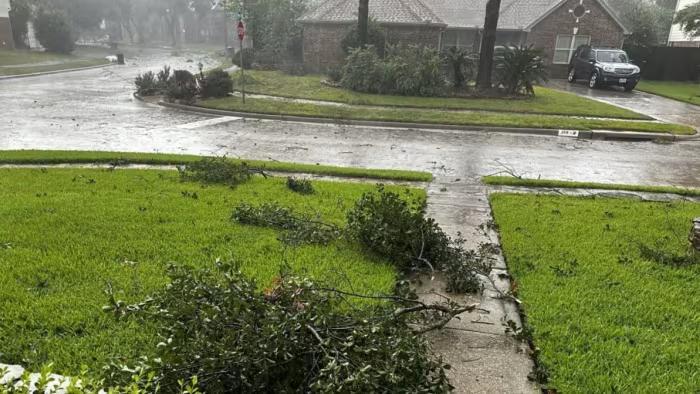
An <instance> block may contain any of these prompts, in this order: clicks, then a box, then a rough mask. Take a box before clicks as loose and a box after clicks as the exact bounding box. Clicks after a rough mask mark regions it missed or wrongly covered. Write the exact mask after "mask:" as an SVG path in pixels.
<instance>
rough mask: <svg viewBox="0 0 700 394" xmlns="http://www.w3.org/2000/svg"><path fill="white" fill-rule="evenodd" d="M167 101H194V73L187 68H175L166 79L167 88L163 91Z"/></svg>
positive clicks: (195, 92)
mask: <svg viewBox="0 0 700 394" xmlns="http://www.w3.org/2000/svg"><path fill="white" fill-rule="evenodd" d="M165 95H166V97H167V99H168V101H171V102H172V101H182V102H185V103H192V102H194V99H195V97H196V96H197V81H196V79H195V77H194V75H193V74H192V73H191V72H189V71H187V70H175V72H173V75H172V76H171V77H170V79H169V80H168V88H167V90H166V92H165Z"/></svg>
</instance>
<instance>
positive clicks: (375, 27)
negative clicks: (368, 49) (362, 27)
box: [340, 20, 387, 57]
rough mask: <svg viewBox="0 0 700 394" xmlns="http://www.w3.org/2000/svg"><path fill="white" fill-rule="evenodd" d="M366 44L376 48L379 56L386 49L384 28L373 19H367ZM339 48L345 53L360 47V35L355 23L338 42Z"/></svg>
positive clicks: (382, 54) (347, 53)
mask: <svg viewBox="0 0 700 394" xmlns="http://www.w3.org/2000/svg"><path fill="white" fill-rule="evenodd" d="M367 44H368V46H370V45H371V46H372V47H374V48H375V49H376V50H377V54H378V55H379V56H380V57H384V53H385V49H386V45H387V42H386V34H384V29H382V27H381V26H380V25H379V24H378V23H377V22H376V21H373V20H370V21H369V26H368V34H367ZM340 46H341V48H343V52H345V54H346V55H349V54H351V53H352V52H353V50H354V49H357V48H359V47H360V36H359V34H358V31H357V25H356V24H355V25H354V27H353V28H352V30H350V31H349V32H348V34H347V35H345V37H343V40H342V41H341V42H340Z"/></svg>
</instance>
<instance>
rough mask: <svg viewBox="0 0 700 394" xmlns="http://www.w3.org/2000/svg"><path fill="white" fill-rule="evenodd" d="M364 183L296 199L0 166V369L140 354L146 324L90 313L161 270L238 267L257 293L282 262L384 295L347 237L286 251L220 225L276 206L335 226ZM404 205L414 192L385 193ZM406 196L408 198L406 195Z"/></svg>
mask: <svg viewBox="0 0 700 394" xmlns="http://www.w3.org/2000/svg"><path fill="white" fill-rule="evenodd" d="M374 188H375V186H373V185H368V184H358V183H354V184H353V183H340V182H322V181H314V189H315V191H316V192H315V193H314V194H313V195H301V194H299V193H295V192H293V191H292V190H290V189H289V188H288V187H287V185H286V182H285V180H284V179H279V178H270V179H264V178H263V177H260V176H256V177H254V178H253V179H251V180H249V181H248V182H246V183H244V184H241V185H238V186H236V188H235V190H232V189H231V188H230V187H227V186H218V185H206V186H202V185H200V184H199V183H195V182H183V181H181V180H180V178H179V176H178V174H177V173H174V172H172V171H155V170H124V171H109V170H106V169H64V168H61V169H56V168H51V169H38V168H37V169H0V201H2V202H3V203H2V204H0V266H1V267H2V269H0V322H1V323H0V343H2V353H1V354H0V362H1V363H8V364H22V365H24V366H26V367H28V368H30V369H34V370H38V369H39V368H40V367H41V366H42V365H44V364H46V363H50V362H53V363H55V364H54V370H55V371H56V372H59V373H63V374H75V373H77V372H79V371H80V366H81V365H83V364H85V365H90V366H100V365H104V363H106V362H108V361H110V360H111V358H112V357H124V360H135V359H136V357H137V356H142V355H145V356H148V355H149V354H148V349H154V347H155V344H156V343H157V342H158V338H156V337H155V332H154V330H153V328H152V327H150V326H149V325H147V324H146V325H143V324H141V323H139V322H138V321H124V320H116V319H114V317H113V316H112V315H110V314H107V313H104V312H102V311H101V308H102V306H103V305H106V304H107V303H108V298H107V296H106V295H105V294H104V293H103V291H104V290H105V289H106V288H107V287H109V286H111V288H112V289H113V290H114V292H115V295H116V297H118V299H120V300H123V301H124V302H127V303H132V302H137V301H140V300H142V299H144V298H145V297H146V296H147V295H148V294H150V293H152V292H154V291H156V290H158V289H161V288H162V287H163V286H164V285H165V284H166V282H167V277H166V267H167V265H168V264H170V263H171V262H173V263H176V264H188V265H192V266H196V267H207V266H209V265H213V264H214V263H215V261H216V260H217V259H219V258H220V259H221V260H223V261H227V262H228V261H230V262H236V263H238V264H240V268H241V270H242V271H243V273H244V274H245V275H246V276H248V277H250V278H253V279H255V280H256V282H257V284H258V285H259V286H260V288H261V289H262V288H265V287H267V286H269V285H270V284H271V283H273V281H274V279H275V278H276V277H277V276H278V275H279V272H280V270H281V269H282V267H283V266H285V265H286V266H288V267H289V268H291V270H292V271H293V272H295V273H298V274H300V275H304V276H308V277H310V278H313V279H315V280H317V281H318V282H320V283H324V284H325V285H328V286H329V287H337V288H340V289H346V290H350V289H352V290H353V291H357V292H360V293H363V294H377V293H386V294H389V293H391V291H392V289H393V287H394V285H395V282H396V276H397V273H396V271H395V269H394V268H393V266H392V265H391V264H390V263H388V262H387V261H384V260H382V259H381V258H378V257H376V256H372V255H370V254H367V253H366V252H364V250H363V249H362V248H361V247H360V245H358V244H355V243H353V242H350V241H347V240H338V241H333V242H332V243H331V244H329V245H316V244H310V245H302V246H298V247H293V248H290V247H289V246H288V245H286V244H283V243H282V242H281V241H279V239H278V237H279V236H280V234H279V232H278V231H277V230H274V229H270V228H264V227H253V226H246V225H242V224H239V223H237V222H234V221H232V220H231V213H232V211H233V209H234V208H235V207H236V206H239V205H240V204H243V203H246V204H251V205H255V206H257V205H260V204H263V203H277V204H280V205H281V206H284V207H287V208H290V209H293V210H294V211H295V212H298V213H300V214H308V215H312V216H314V217H316V216H318V217H319V218H320V219H322V220H324V221H328V222H331V223H334V224H338V225H343V224H344V223H345V220H346V219H345V216H346V213H347V210H348V209H350V208H351V207H352V206H353V205H354V203H355V201H357V200H358V199H359V198H360V197H361V196H362V194H363V193H365V192H368V191H371V190H374ZM388 188H389V189H390V190H393V191H395V192H400V193H402V195H405V196H407V198H413V197H416V198H425V192H424V191H423V190H419V189H413V188H412V189H407V188H404V187H400V186H388ZM406 193H407V194H406Z"/></svg>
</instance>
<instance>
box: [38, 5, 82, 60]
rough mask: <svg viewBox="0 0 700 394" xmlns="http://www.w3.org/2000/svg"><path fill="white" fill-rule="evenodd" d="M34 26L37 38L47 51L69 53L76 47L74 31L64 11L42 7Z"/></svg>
mask: <svg viewBox="0 0 700 394" xmlns="http://www.w3.org/2000/svg"><path fill="white" fill-rule="evenodd" d="M34 28H35V32H36V38H37V39H38V40H39V43H40V44H41V46H43V47H44V48H46V50H47V51H49V52H56V53H65V54H68V53H71V52H73V50H74V49H75V38H74V37H73V32H72V31H71V28H70V25H69V23H68V18H67V17H66V15H65V14H63V13H62V12H59V11H47V10H44V9H40V10H39V13H38V14H37V16H36V20H35V22H34Z"/></svg>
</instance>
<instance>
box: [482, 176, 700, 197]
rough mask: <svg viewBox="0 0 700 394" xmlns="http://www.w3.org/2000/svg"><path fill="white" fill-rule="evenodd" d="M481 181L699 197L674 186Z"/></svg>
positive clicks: (696, 191)
mask: <svg viewBox="0 0 700 394" xmlns="http://www.w3.org/2000/svg"><path fill="white" fill-rule="evenodd" d="M481 180H482V182H483V183H485V184H487V185H500V186H520V187H534V188H561V189H598V190H622V191H631V192H646V193H671V194H678V195H681V196H689V197H700V189H692V188H684V187H676V186H645V185H623V184H615V183H599V182H572V181H558V180H552V179H523V178H515V177H510V176H486V177H483V178H482V179H481Z"/></svg>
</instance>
